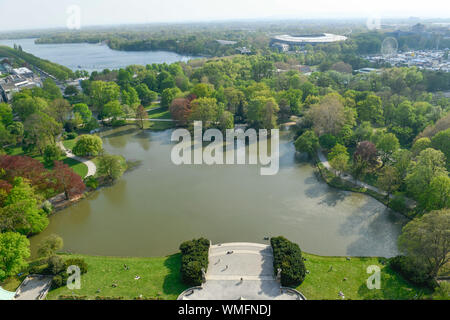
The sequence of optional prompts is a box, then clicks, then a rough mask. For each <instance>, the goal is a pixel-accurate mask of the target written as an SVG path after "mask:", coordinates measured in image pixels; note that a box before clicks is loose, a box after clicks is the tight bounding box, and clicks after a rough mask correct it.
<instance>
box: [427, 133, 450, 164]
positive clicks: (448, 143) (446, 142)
mask: <svg viewBox="0 0 450 320" xmlns="http://www.w3.org/2000/svg"><path fill="white" fill-rule="evenodd" d="M431 145H432V146H433V148H435V149H436V150H441V151H442V152H443V153H444V155H445V157H446V162H447V168H450V128H448V129H447V130H444V131H441V132H438V133H437V134H436V135H435V136H434V137H433V138H432V139H431Z"/></svg>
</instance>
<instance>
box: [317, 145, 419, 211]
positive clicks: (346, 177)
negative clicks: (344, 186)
mask: <svg viewBox="0 0 450 320" xmlns="http://www.w3.org/2000/svg"><path fill="white" fill-rule="evenodd" d="M317 156H318V157H319V161H320V162H321V163H322V164H323V166H324V167H325V168H326V169H327V170H330V171H334V169H333V167H331V165H330V163H329V162H328V159H327V157H326V156H325V155H324V154H323V152H322V150H320V149H319V150H317ZM341 179H342V180H346V181H348V182H351V183H353V184H355V185H357V186H360V187H363V188H366V189H369V190H372V191H374V192H376V193H379V194H381V195H383V196H386V195H387V193H386V191H384V190H381V189H380V188H377V187H374V186H372V185H370V184H367V183H365V182H362V181H360V180H355V178H353V177H352V176H351V175H350V174H348V173H345V172H343V173H342V175H341ZM393 198H394V195H392V194H391V195H389V199H393ZM405 200H406V204H407V205H408V206H409V207H414V206H415V205H416V202H415V201H414V200H412V199H409V198H405Z"/></svg>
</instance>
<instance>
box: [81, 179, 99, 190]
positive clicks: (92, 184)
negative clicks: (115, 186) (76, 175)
mask: <svg viewBox="0 0 450 320" xmlns="http://www.w3.org/2000/svg"><path fill="white" fill-rule="evenodd" d="M84 184H85V186H86V187H88V188H91V189H94V190H95V189H97V188H98V180H97V178H95V177H94V176H89V177H86V178H85V179H84Z"/></svg>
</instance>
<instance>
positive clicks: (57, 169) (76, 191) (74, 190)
mask: <svg viewBox="0 0 450 320" xmlns="http://www.w3.org/2000/svg"><path fill="white" fill-rule="evenodd" d="M54 163H55V165H54V167H53V170H52V172H51V175H52V177H53V178H54V179H55V187H56V190H58V191H60V192H64V194H65V196H66V199H67V200H69V199H70V198H73V197H74V196H78V195H81V194H83V192H84V190H85V189H86V186H85V185H84V183H83V180H82V179H81V177H80V176H79V175H78V174H76V173H75V172H74V171H73V170H72V169H71V168H70V167H69V166H68V165H67V164H65V163H62V162H61V161H55V162H54Z"/></svg>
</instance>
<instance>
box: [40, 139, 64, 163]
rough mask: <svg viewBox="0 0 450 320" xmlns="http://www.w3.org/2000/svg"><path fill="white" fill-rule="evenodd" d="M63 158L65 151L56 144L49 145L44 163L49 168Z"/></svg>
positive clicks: (46, 148)
mask: <svg viewBox="0 0 450 320" xmlns="http://www.w3.org/2000/svg"><path fill="white" fill-rule="evenodd" d="M62 156H63V151H62V150H61V148H60V147H59V146H58V145H56V144H49V145H47V146H46V147H45V149H44V162H45V164H46V165H47V166H50V165H52V164H53V161H55V160H59V158H61V157H62Z"/></svg>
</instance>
